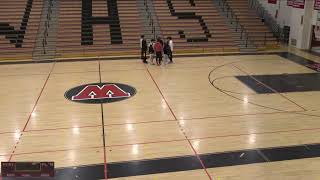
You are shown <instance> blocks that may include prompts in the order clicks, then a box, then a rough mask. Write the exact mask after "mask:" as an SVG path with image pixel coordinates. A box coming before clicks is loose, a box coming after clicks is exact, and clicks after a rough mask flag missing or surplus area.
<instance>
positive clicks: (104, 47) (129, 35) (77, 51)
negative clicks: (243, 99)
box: [0, 0, 277, 59]
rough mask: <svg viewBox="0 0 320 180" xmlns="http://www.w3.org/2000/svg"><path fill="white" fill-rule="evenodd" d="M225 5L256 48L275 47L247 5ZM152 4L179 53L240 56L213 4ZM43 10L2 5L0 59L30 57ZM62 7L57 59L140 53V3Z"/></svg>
mask: <svg viewBox="0 0 320 180" xmlns="http://www.w3.org/2000/svg"><path fill="white" fill-rule="evenodd" d="M227 1H228V3H229V4H230V6H231V7H232V9H233V11H234V12H235V14H236V15H237V17H238V18H239V20H240V23H241V24H242V25H244V27H245V29H246V30H247V32H248V33H249V36H250V39H253V40H254V41H255V43H256V45H257V46H258V47H264V46H266V45H270V44H277V41H276V39H275V38H274V37H273V34H272V33H271V32H270V31H269V30H268V28H267V27H266V26H265V25H264V24H263V23H262V22H261V19H259V18H258V16H257V15H256V14H255V12H254V10H251V9H250V8H249V4H248V1H247V0H227ZM153 5H154V7H155V8H154V9H155V14H156V17H157V21H158V23H159V25H160V32H161V34H160V35H161V36H162V37H163V38H166V37H168V36H170V37H172V39H173V40H174V43H175V52H179V51H181V52H186V51H190V52H192V50H199V51H203V52H212V51H220V52H221V51H239V44H238V43H239V42H238V41H237V38H236V37H235V36H236V35H235V33H234V32H232V30H231V29H230V28H229V26H228V25H227V23H226V22H225V21H226V20H225V18H224V17H222V16H221V15H220V14H219V11H218V9H217V7H216V6H215V4H214V3H213V1H212V0H153ZM42 6H43V0H10V1H0V15H1V16H0V51H1V55H0V58H1V59H4V58H6V59H10V58H13V59H15V58H16V59H22V58H23V59H31V58H32V52H33V50H34V48H35V44H36V38H37V33H38V31H39V24H40V19H41V13H42ZM59 7H60V8H59V11H58V12H59V21H58V22H56V23H58V28H57V29H56V30H57V31H56V32H57V36H54V39H53V41H55V42H56V43H55V45H56V48H55V49H54V50H56V55H57V56H56V57H72V56H99V55H104V56H109V55H134V54H135V55H138V54H139V51H140V50H139V38H140V35H142V34H143V33H144V24H143V23H144V21H143V19H141V18H142V17H140V15H139V7H138V3H137V1H136V0H108V1H106V0H92V1H90V0H89V1H88V0H60V5H59ZM145 18H147V17H145ZM265 37H266V38H265ZM265 39H266V40H267V41H265Z"/></svg>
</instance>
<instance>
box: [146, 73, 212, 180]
mask: <svg viewBox="0 0 320 180" xmlns="http://www.w3.org/2000/svg"><path fill="white" fill-rule="evenodd" d="M146 70H147V71H148V73H149V75H150V77H151V79H152V81H153V83H154V84H155V86H156V87H157V89H158V91H159V93H160V94H161V96H162V99H163V100H164V101H165V103H166V105H167V106H168V108H169V110H170V112H171V114H172V116H173V117H174V119H175V120H176V121H177V123H178V125H179V126H180V124H179V120H178V118H177V116H176V115H175V114H174V112H173V110H172V108H171V107H170V105H169V103H168V101H167V99H166V98H165V96H164V95H163V93H162V91H161V89H160V87H159V86H158V84H157V82H156V81H155V79H154V78H153V76H152V74H151V73H150V71H149V69H148V68H147V67H146ZM180 127H181V126H180ZM181 131H182V133H183V134H184V135H185V138H186V140H187V141H188V143H189V145H190V146H191V149H192V150H193V152H194V154H195V155H196V157H197V159H198V160H199V162H200V164H201V166H202V168H203V169H204V171H205V172H206V174H207V175H208V177H209V179H210V180H212V177H211V175H210V174H209V172H208V171H207V168H206V167H205V165H204V163H203V162H202V160H201V158H200V156H199V155H198V153H197V151H196V150H195V148H194V147H193V146H192V144H191V142H190V140H189V139H188V138H187V136H186V134H185V131H184V130H183V128H182V127H181Z"/></svg>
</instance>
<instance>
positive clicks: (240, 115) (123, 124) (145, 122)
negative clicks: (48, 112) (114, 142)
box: [0, 111, 320, 135]
mask: <svg viewBox="0 0 320 180" xmlns="http://www.w3.org/2000/svg"><path fill="white" fill-rule="evenodd" d="M300 112H305V111H276V112H261V113H248V114H232V115H218V116H206V117H193V118H183V119H178V121H201V120H206V119H217V118H228V117H242V116H257V115H274V114H290V113H295V114H298V115H303V116H310V117H320V115H313V114H305V113H300ZM171 121H173V122H174V121H176V120H174V119H165V120H158V121H138V122H131V123H115V124H106V125H105V127H112V126H125V125H128V124H132V125H134V124H149V123H161V122H171ZM101 126H102V125H99V124H96V125H84V126H78V127H77V128H79V129H85V128H95V127H101ZM70 129H74V127H58V128H51V129H33V130H32V129H31V130H25V131H24V132H41V131H43V132H45V131H55V130H70ZM15 133H16V132H0V135H2V134H15Z"/></svg>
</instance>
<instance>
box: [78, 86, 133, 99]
mask: <svg viewBox="0 0 320 180" xmlns="http://www.w3.org/2000/svg"><path fill="white" fill-rule="evenodd" d="M124 97H130V93H127V92H125V91H123V90H122V89H120V88H119V87H118V86H117V85H115V84H107V85H103V86H102V87H100V86H98V85H88V86H86V87H85V88H83V89H82V90H81V91H80V92H79V93H78V94H77V95H75V96H72V100H86V99H107V98H124Z"/></svg>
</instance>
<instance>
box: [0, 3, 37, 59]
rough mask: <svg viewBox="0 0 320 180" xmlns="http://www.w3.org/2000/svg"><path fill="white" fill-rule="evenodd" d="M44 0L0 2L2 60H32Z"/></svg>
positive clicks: (0, 47)
mask: <svg viewBox="0 0 320 180" xmlns="http://www.w3.org/2000/svg"><path fill="white" fill-rule="evenodd" d="M41 11H42V0H10V1H0V54H1V55H0V58H1V59H30V58H31V57H32V51H33V48H34V46H35V38H36V35H37V30H38V24H39V22H40V14H41Z"/></svg>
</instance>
